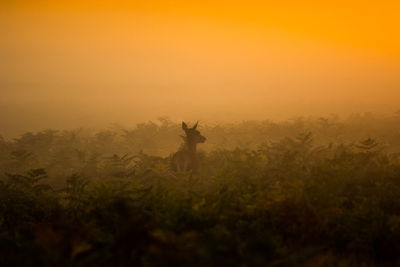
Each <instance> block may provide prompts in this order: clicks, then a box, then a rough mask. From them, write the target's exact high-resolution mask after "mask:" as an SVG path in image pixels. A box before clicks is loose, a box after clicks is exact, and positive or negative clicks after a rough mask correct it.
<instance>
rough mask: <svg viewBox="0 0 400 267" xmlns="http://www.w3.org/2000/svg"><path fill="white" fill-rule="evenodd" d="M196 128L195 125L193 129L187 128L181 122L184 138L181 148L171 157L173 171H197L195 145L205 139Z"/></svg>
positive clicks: (197, 162)
mask: <svg viewBox="0 0 400 267" xmlns="http://www.w3.org/2000/svg"><path fill="white" fill-rule="evenodd" d="M196 128H197V123H196V125H195V126H194V127H193V128H188V127H187V125H186V123H184V122H182V129H183V130H184V131H185V134H186V136H184V140H185V141H184V144H183V146H182V147H181V148H180V149H179V150H178V152H176V153H175V154H173V155H172V161H171V165H172V166H171V167H172V170H173V171H176V172H186V171H190V170H192V171H193V172H196V171H197V169H198V167H199V156H198V154H197V144H199V143H204V142H205V141H206V138H205V137H204V136H202V135H201V134H200V132H199V131H198V130H196Z"/></svg>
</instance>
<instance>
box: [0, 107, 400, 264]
mask: <svg viewBox="0 0 400 267" xmlns="http://www.w3.org/2000/svg"><path fill="white" fill-rule="evenodd" d="M200 127H201V133H202V134H203V135H204V136H205V137H207V142H205V143H204V144H201V147H199V148H200V149H203V152H201V159H202V160H201V164H200V166H199V170H198V172H197V173H196V174H193V173H192V172H190V171H189V172H182V173H176V172H174V171H172V170H171V169H170V157H169V155H171V153H173V152H175V151H177V149H178V147H179V145H180V143H181V141H182V140H181V138H180V136H179V135H181V134H182V126H181V123H175V122H172V121H170V120H168V119H166V118H160V119H159V121H157V122H148V123H143V124H138V125H136V126H135V127H134V128H133V129H124V128H121V127H117V126H114V127H113V128H110V129H108V130H104V131H99V132H94V133H92V132H90V131H88V130H85V129H77V130H73V131H54V130H47V131H43V132H39V133H26V134H24V135H22V136H20V137H18V138H16V139H14V140H4V139H1V140H0V171H1V172H0V176H1V177H0V264H1V266H110V265H114V266H293V265H296V266H297V265H301V264H303V265H304V266H310V265H311V266H336V265H339V264H341V265H343V266H358V265H363V264H364V265H388V266H392V265H396V264H399V263H400V261H399V255H400V243H399V242H398V241H399V240H400V239H399V238H400V153H399V152H400V116H396V115H394V116H392V117H385V118H377V117H374V116H373V115H371V114H364V115H359V116H353V117H351V118H348V119H346V120H340V119H339V118H337V117H334V116H332V117H329V118H318V119H304V118H299V119H295V120H291V121H286V122H281V123H273V122H269V121H252V122H251V121H248V122H242V123H236V124H215V125H210V124H208V125H207V123H205V122H203V123H201V125H200Z"/></svg>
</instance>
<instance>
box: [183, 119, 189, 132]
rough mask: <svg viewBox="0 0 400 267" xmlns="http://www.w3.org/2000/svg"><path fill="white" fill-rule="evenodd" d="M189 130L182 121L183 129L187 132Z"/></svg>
mask: <svg viewBox="0 0 400 267" xmlns="http://www.w3.org/2000/svg"><path fill="white" fill-rule="evenodd" d="M187 128H188V127H187V125H186V123H185V122H184V121H182V129H183V130H185V131H186V130H187Z"/></svg>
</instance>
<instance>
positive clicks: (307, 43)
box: [0, 1, 400, 134]
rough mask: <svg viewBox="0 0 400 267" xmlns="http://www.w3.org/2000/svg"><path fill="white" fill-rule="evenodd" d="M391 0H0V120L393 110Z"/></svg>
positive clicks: (8, 123) (54, 123) (12, 124)
mask: <svg viewBox="0 0 400 267" xmlns="http://www.w3.org/2000/svg"><path fill="white" fill-rule="evenodd" d="M399 10H400V4H399V2H398V1H379V2H376V3H375V2H365V1H331V2H329V3H328V2H317V1H285V2H276V1H275V2H271V3H269V2H268V1H267V2H263V3H260V2H259V1H201V2H196V3H192V2H191V1H5V3H2V4H1V5H0V96H1V97H0V114H2V115H1V116H0V127H1V128H2V129H6V130H5V134H14V133H20V132H22V131H25V130H35V129H42V128H57V127H76V126H80V125H85V124H89V125H99V124H101V125H106V124H108V123H113V122H120V123H133V122H137V121H142V120H148V119H154V118H157V117H158V116H164V115H166V116H170V117H171V118H173V119H189V120H194V119H203V120H208V121H212V120H244V119H282V118H288V117H293V116H302V115H305V116H308V115H317V116H324V115H327V114H331V113H337V114H350V113H353V112H370V111H372V112H377V113H390V112H395V111H396V110H398V109H399V108H400V107H399V104H398V103H399V101H400V34H399V28H400V20H399V19H398V12H399Z"/></svg>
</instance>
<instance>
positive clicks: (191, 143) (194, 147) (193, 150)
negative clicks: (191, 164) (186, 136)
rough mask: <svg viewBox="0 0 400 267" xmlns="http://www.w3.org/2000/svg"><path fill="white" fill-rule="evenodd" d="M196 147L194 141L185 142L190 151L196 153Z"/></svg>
mask: <svg viewBox="0 0 400 267" xmlns="http://www.w3.org/2000/svg"><path fill="white" fill-rule="evenodd" d="M196 147H197V144H196V143H195V142H187V143H186V148H187V150H188V151H189V152H190V153H193V154H195V153H196Z"/></svg>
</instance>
